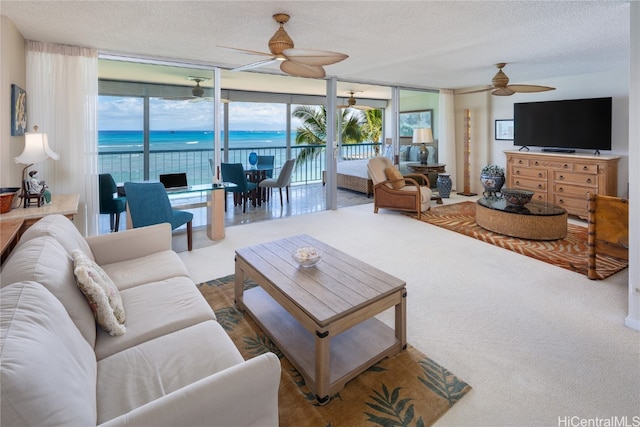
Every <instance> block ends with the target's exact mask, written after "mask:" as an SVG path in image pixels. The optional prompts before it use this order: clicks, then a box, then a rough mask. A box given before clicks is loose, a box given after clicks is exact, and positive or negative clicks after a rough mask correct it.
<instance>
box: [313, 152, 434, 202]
mask: <svg viewBox="0 0 640 427" xmlns="http://www.w3.org/2000/svg"><path fill="white" fill-rule="evenodd" d="M391 150H392V146H391V145H390V144H386V145H385V149H384V151H385V154H384V157H387V158H389V159H392V158H393V152H392V151H391ZM419 154H420V147H419V146H418V145H401V146H400V156H399V159H400V163H399V164H398V165H397V168H398V170H399V171H400V173H401V174H403V175H408V174H411V170H409V168H408V167H407V163H419V162H420V157H419ZM368 162H369V159H359V160H342V161H339V162H337V163H336V182H337V187H338V188H346V189H347V190H351V191H357V192H359V193H364V194H366V195H367V197H369V196H371V195H372V194H373V181H372V180H371V177H370V176H369V172H368V170H367V163H368ZM427 176H428V178H429V185H434V184H435V182H436V178H438V174H437V173H431V174H429V175H427ZM326 182H327V181H326V171H322V184H323V185H324V184H326ZM432 188H433V187H432Z"/></svg>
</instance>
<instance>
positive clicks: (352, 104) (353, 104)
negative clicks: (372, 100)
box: [336, 91, 375, 111]
mask: <svg viewBox="0 0 640 427" xmlns="http://www.w3.org/2000/svg"><path fill="white" fill-rule="evenodd" d="M354 93H355V92H354V91H350V92H349V94H350V95H351V96H350V97H349V99H347V103H346V105H338V106H337V107H336V108H355V109H357V110H363V111H367V110H374V109H375V108H373V107H367V106H366V105H356V103H357V101H356V99H355V98H354V97H353V94H354Z"/></svg>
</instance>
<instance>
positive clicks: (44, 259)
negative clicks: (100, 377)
mask: <svg viewBox="0 0 640 427" xmlns="http://www.w3.org/2000/svg"><path fill="white" fill-rule="evenodd" d="M21 281H33V282H38V283H40V284H42V286H44V287H45V288H47V289H48V290H49V292H51V293H52V294H53V295H54V296H55V297H56V298H57V299H58V300H60V302H61V303H62V305H63V306H64V308H65V309H66V310H67V313H69V317H71V320H73V323H75V325H76V327H77V328H78V329H79V330H80V332H81V333H82V336H84V337H85V339H86V340H87V342H88V343H89V344H90V345H91V346H92V347H93V346H94V345H95V342H96V321H95V319H94V317H93V313H92V312H91V308H89V304H87V300H86V299H85V297H84V295H83V294H82V292H81V291H80V289H78V286H77V285H76V278H75V276H74V274H73V260H72V259H71V256H69V254H67V251H66V250H65V249H64V248H63V247H62V245H61V244H60V243H59V242H58V241H57V240H56V239H54V238H53V237H49V236H42V237H35V238H33V239H31V240H29V241H27V242H24V243H23V244H21V245H20V246H18V247H17V248H16V249H15V250H14V252H13V253H12V255H11V258H10V259H9V260H8V261H7V262H6V263H5V265H4V267H3V269H2V286H5V285H8V284H11V283H16V282H21Z"/></svg>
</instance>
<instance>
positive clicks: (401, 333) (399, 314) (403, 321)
mask: <svg viewBox="0 0 640 427" xmlns="http://www.w3.org/2000/svg"><path fill="white" fill-rule="evenodd" d="M401 292H402V294H401V300H400V304H396V310H395V314H396V316H395V317H396V319H395V323H396V339H397V340H398V341H400V346H401V347H402V349H403V350H405V349H406V348H407V290H406V288H405V289H402V291H401Z"/></svg>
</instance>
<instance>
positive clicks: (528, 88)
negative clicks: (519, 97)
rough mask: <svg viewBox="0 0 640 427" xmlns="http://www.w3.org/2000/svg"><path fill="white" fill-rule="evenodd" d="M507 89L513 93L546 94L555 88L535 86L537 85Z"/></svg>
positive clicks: (511, 86)
mask: <svg viewBox="0 0 640 427" xmlns="http://www.w3.org/2000/svg"><path fill="white" fill-rule="evenodd" d="M507 88H508V89H511V90H512V91H514V92H520V93H530V92H546V91H548V90H556V88H555V87H550V86H537V85H509V86H507Z"/></svg>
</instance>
